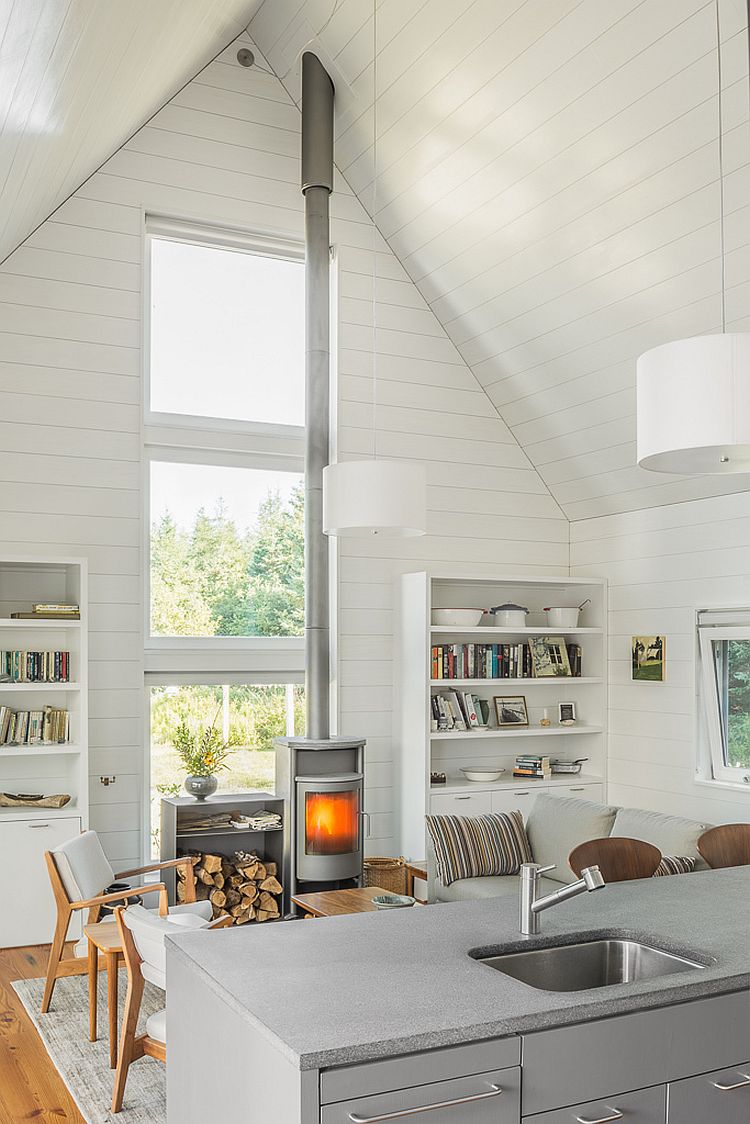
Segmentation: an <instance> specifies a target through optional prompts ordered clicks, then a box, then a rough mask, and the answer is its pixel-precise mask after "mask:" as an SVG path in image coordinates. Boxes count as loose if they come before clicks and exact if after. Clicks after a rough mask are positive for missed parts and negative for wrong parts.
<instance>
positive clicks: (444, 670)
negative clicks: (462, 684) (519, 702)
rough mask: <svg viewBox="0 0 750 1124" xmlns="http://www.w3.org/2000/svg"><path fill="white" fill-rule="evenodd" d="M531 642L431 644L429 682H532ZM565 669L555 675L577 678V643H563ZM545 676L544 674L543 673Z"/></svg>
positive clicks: (537, 672)
mask: <svg viewBox="0 0 750 1124" xmlns="http://www.w3.org/2000/svg"><path fill="white" fill-rule="evenodd" d="M535 651H536V649H535V647H534V645H533V644H532V642H531V641H527V642H525V643H521V644H435V645H433V647H432V651H431V656H432V672H431V678H432V679H534V678H537V677H540V673H541V670H542V669H541V668H540V666H539V664H538V661H536V662H535ZM566 652H567V656H568V663H567V668H563V670H562V671H558V672H557V674H559V675H562V676H563V677H565V676H568V675H569V676H573V677H575V678H580V676H581V674H582V671H581V667H582V662H583V652H582V649H581V645H580V644H567V645H566ZM545 674H548V673H546V671H545Z"/></svg>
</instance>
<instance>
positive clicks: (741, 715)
mask: <svg viewBox="0 0 750 1124" xmlns="http://www.w3.org/2000/svg"><path fill="white" fill-rule="evenodd" d="M698 636H699V643H700V654H701V670H702V687H703V701H704V712H705V716H706V725H707V730H708V740H709V749H710V756H711V772H712V775H713V777H714V779H715V780H719V781H729V782H734V783H738V784H746V785H748V787H750V612H748V611H742V610H713V611H708V610H707V611H704V612H701V613H700V614H699V618H698Z"/></svg>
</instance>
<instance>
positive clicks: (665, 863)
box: [654, 855, 695, 878]
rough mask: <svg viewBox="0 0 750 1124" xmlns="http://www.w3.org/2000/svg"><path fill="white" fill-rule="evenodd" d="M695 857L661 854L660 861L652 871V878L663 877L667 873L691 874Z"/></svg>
mask: <svg viewBox="0 0 750 1124" xmlns="http://www.w3.org/2000/svg"><path fill="white" fill-rule="evenodd" d="M694 870H695V859H694V858H693V857H692V855H662V857H661V862H660V863H659V865H658V866H657V868H656V870H655V871H654V878H665V877H666V876H667V875H669V874H692V873H693V871H694Z"/></svg>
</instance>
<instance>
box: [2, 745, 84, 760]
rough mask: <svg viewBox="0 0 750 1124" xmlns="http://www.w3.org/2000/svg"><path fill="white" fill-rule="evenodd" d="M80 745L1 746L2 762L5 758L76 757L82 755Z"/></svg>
mask: <svg viewBox="0 0 750 1124" xmlns="http://www.w3.org/2000/svg"><path fill="white" fill-rule="evenodd" d="M82 752H83V751H82V749H81V746H80V745H74V744H73V743H72V742H64V743H61V744H58V745H0V760H2V758H3V757H60V756H67V755H68V754H70V755H71V756H76V755H77V754H79V753H82Z"/></svg>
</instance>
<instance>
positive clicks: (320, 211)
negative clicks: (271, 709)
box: [302, 51, 333, 739]
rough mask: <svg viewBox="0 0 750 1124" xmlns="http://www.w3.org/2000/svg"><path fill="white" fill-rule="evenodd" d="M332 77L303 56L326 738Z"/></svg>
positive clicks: (312, 561)
mask: <svg viewBox="0 0 750 1124" xmlns="http://www.w3.org/2000/svg"><path fill="white" fill-rule="evenodd" d="M332 191H333V83H332V82H331V79H330V78H329V76H328V73H327V71H326V70H325V68H324V67H323V65H322V63H321V62H320V59H318V58H317V56H316V55H313V54H311V53H310V52H309V51H306V52H305V54H304V55H303V56H302V194H303V195H304V197H305V393H306V406H305V427H306V428H305V733H306V736H307V737H308V738H317V739H322V738H327V737H329V735H330V732H331V720H330V719H331V716H330V635H329V588H328V582H329V573H328V569H329V568H328V539H327V538H326V536H325V535H324V534H323V469H324V468H325V467H326V465H327V464H328V461H329V427H330V364H331V328H330V241H331V239H330V222H329V208H328V202H329V196H330V194H331V192H332Z"/></svg>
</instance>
